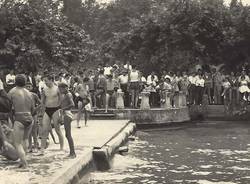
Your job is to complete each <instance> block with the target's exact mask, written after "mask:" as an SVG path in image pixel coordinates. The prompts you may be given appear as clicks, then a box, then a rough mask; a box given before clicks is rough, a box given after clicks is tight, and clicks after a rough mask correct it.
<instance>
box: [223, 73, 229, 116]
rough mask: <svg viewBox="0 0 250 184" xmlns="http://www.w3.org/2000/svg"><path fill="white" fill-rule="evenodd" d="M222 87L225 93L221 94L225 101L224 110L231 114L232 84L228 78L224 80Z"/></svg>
mask: <svg viewBox="0 0 250 184" xmlns="http://www.w3.org/2000/svg"><path fill="white" fill-rule="evenodd" d="M222 86H223V93H222V94H221V96H222V97H223V99H224V110H225V113H229V110H230V108H229V107H230V104H231V100H230V95H231V83H230V80H229V78H228V77H226V78H225V79H224V80H223V83H222Z"/></svg>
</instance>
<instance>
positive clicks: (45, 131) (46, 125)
mask: <svg viewBox="0 0 250 184" xmlns="http://www.w3.org/2000/svg"><path fill="white" fill-rule="evenodd" d="M52 120H53V122H54V127H55V131H56V133H57V135H58V138H59V143H60V150H63V146H64V140H63V135H62V132H61V130H60V111H59V110H58V111H56V112H55V113H54V114H53V116H52ZM50 127H51V119H50V118H49V116H48V115H47V114H46V113H44V115H43V122H42V132H41V133H42V136H41V137H42V140H41V154H43V152H44V149H45V148H46V146H47V138H48V136H49V131H50Z"/></svg>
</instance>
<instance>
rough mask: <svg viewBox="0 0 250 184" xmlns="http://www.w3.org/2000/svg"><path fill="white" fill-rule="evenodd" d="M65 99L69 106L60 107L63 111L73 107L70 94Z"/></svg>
mask: <svg viewBox="0 0 250 184" xmlns="http://www.w3.org/2000/svg"><path fill="white" fill-rule="evenodd" d="M65 98H66V99H65V100H67V101H68V104H69V105H67V106H65V107H62V110H63V111H66V110H70V109H72V108H73V107H74V106H75V104H74V101H73V97H72V95H71V94H70V93H68V94H66V96H65Z"/></svg>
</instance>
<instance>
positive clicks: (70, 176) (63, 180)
mask: <svg viewBox="0 0 250 184" xmlns="http://www.w3.org/2000/svg"><path fill="white" fill-rule="evenodd" d="M92 161H93V153H92V150H90V151H89V153H88V154H84V155H83V156H81V158H80V159H77V162H76V161H75V163H74V164H73V165H71V167H69V168H67V170H65V171H64V172H62V173H61V174H59V175H58V176H57V177H56V178H55V179H53V180H52V181H51V182H49V184H69V183H77V181H79V175H78V174H79V173H81V172H83V170H85V169H86V168H88V166H89V165H90V164H91V163H92Z"/></svg>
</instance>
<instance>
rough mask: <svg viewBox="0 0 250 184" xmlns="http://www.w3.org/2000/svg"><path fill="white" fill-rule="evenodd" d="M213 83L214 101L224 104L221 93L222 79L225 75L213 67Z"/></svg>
mask: <svg viewBox="0 0 250 184" xmlns="http://www.w3.org/2000/svg"><path fill="white" fill-rule="evenodd" d="M213 73H214V75H213V83H214V103H215V104H217V105H218V104H222V99H221V93H222V81H223V76H222V74H221V72H220V71H217V70H216V69H215V68H214V69H213Z"/></svg>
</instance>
